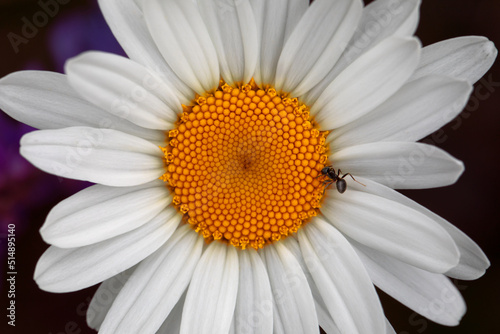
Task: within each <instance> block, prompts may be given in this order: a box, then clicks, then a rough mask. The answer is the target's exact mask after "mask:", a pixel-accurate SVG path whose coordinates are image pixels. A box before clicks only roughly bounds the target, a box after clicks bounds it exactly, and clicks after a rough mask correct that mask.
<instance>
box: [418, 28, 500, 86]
mask: <svg viewBox="0 0 500 334" xmlns="http://www.w3.org/2000/svg"><path fill="white" fill-rule="evenodd" d="M497 53H498V51H497V49H496V48H495V44H493V42H491V41H489V40H488V39H487V38H485V37H478V36H464V37H458V38H452V39H448V40H445V41H441V42H438V43H435V44H432V45H429V46H426V47H425V48H423V49H422V57H421V59H420V64H419V66H418V68H417V70H416V71H415V73H414V74H413V77H412V78H411V79H412V80H414V79H418V78H421V77H423V76H426V75H431V74H438V75H446V76H449V77H452V78H455V79H458V80H467V81H468V82H470V83H471V84H474V83H475V82H476V81H478V80H479V79H481V77H482V76H483V75H484V74H485V73H486V71H488V70H489V69H490V67H491V65H493V62H494V61H495V59H496V57H497Z"/></svg>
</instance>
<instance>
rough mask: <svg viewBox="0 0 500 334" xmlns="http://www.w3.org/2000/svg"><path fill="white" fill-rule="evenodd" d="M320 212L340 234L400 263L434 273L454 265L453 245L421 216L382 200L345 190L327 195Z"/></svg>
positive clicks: (429, 221)
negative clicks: (341, 192)
mask: <svg viewBox="0 0 500 334" xmlns="http://www.w3.org/2000/svg"><path fill="white" fill-rule="evenodd" d="M321 211H322V212H323V214H324V215H325V216H326V218H327V219H328V220H329V221H330V222H331V223H332V224H333V225H334V226H335V227H337V228H338V229H339V230H340V231H341V232H342V233H344V234H346V235H347V236H349V237H350V238H352V239H354V240H356V241H358V242H359V243H361V244H364V245H367V246H369V247H372V248H374V249H376V250H379V251H381V252H383V253H386V254H388V255H390V256H393V257H395V258H397V259H399V260H401V261H403V262H406V263H408V264H411V265H414V266H416V267H419V268H422V269H424V270H428V271H431V272H435V273H445V272H446V271H448V270H450V269H451V268H453V267H455V266H456V265H457V263H458V260H459V257H460V254H459V252H458V249H457V246H456V245H455V242H454V241H453V239H452V238H451V237H450V235H449V234H448V233H447V232H446V231H445V230H444V229H443V228H442V227H441V226H439V224H436V222H435V221H434V220H432V219H430V218H429V217H427V216H425V215H424V214H422V213H420V212H418V211H416V210H414V209H412V208H410V207H407V206H405V205H402V204H400V203H398V202H394V201H391V200H388V199H385V198H383V197H379V196H376V195H372V194H369V193H366V192H361V191H356V190H353V189H347V191H346V192H345V193H343V194H340V193H338V192H336V191H332V192H331V197H327V198H325V201H324V202H323V207H322V208H321Z"/></svg>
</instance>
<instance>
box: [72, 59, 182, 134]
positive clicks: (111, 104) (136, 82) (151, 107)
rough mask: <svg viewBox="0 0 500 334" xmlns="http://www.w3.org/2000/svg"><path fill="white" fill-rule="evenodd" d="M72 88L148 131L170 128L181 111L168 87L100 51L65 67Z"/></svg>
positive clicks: (140, 68) (135, 66)
mask: <svg viewBox="0 0 500 334" xmlns="http://www.w3.org/2000/svg"><path fill="white" fill-rule="evenodd" d="M65 70H66V73H67V74H68V80H69V82H70V83H71V85H72V86H73V88H74V89H75V90H76V91H77V92H78V93H79V94H80V95H82V96H83V97H85V98H86V99H87V100H88V101H90V102H92V103H94V104H95V105H97V106H99V107H101V108H103V109H104V110H107V111H108V112H110V113H112V114H113V115H116V116H118V117H122V118H125V119H127V120H129V121H130V122H133V123H135V124H137V125H140V126H143V127H145V128H149V129H160V130H166V129H169V128H173V127H174V123H175V122H176V121H177V114H176V113H180V112H182V106H181V103H180V102H179V99H178V98H177V97H176V96H175V95H174V93H173V92H172V90H171V89H170V87H169V86H168V85H166V84H165V83H164V82H163V81H162V80H160V79H159V78H158V77H157V76H156V75H155V74H153V73H152V72H150V71H149V70H147V69H146V68H145V67H143V66H142V65H139V64H138V63H135V62H133V61H131V60H130V59H128V58H124V57H120V56H117V55H113V54H109V53H104V52H87V53H84V54H82V55H80V56H78V57H75V58H72V59H70V60H69V61H68V62H67V63H66V66H65Z"/></svg>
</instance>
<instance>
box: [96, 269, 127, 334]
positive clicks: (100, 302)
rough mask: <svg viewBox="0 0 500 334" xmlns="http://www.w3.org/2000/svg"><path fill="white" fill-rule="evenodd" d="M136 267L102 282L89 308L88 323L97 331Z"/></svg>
mask: <svg viewBox="0 0 500 334" xmlns="http://www.w3.org/2000/svg"><path fill="white" fill-rule="evenodd" d="M135 268H136V266H134V267H132V268H130V269H127V270H125V271H124V272H121V273H119V274H118V275H115V276H113V277H111V278H108V279H107V280H105V281H104V282H102V283H101V285H100V286H99V288H98V289H97V291H96V292H95V293H94V296H93V297H92V300H91V301H90V304H89V307H88V308H87V324H88V325H89V327H90V328H93V329H95V330H97V331H98V330H99V328H101V325H102V323H103V321H104V318H106V315H107V314H108V312H109V309H110V308H111V305H113V303H114V301H115V299H116V296H118V294H119V293H120V291H121V290H122V288H123V286H124V285H125V283H127V281H128V279H129V278H130V276H131V275H132V273H133V272H134V270H135Z"/></svg>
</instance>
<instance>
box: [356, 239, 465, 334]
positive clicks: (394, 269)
mask: <svg viewBox="0 0 500 334" xmlns="http://www.w3.org/2000/svg"><path fill="white" fill-rule="evenodd" d="M355 249H356V251H357V252H358V255H359V256H360V258H361V260H362V261H363V264H364V266H365V268H366V270H367V271H368V274H369V275H370V278H371V279H372V281H373V283H374V284H375V285H376V286H377V287H379V288H380V289H382V290H383V291H384V292H385V293H387V294H388V295H390V296H391V297H393V298H394V299H396V300H398V301H399V302H400V303H402V304H404V305H405V306H407V307H409V308H410V309H412V310H413V311H415V312H417V313H419V314H421V315H422V316H424V317H426V318H427V319H429V320H432V321H434V322H437V323H438V324H441V325H445V326H456V325H458V323H459V322H460V319H461V318H462V317H463V315H464V314H465V310H466V307H465V302H464V300H463V298H462V296H461V295H460V292H459V291H458V290H457V288H456V287H455V285H453V283H451V282H450V280H449V279H448V278H446V276H444V275H441V274H434V273H430V272H428V271H425V270H422V269H418V268H415V267H412V266H410V265H408V264H406V263H403V262H401V261H398V260H396V259H394V258H391V257H389V256H387V255H385V254H382V253H380V252H377V251H376V250H374V249H371V248H369V247H365V246H362V245H359V244H355Z"/></svg>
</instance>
